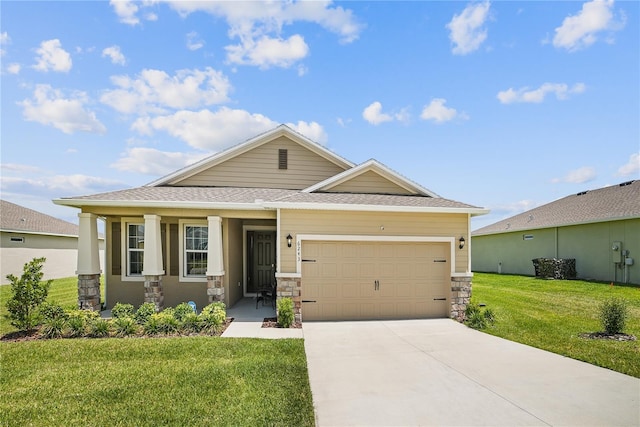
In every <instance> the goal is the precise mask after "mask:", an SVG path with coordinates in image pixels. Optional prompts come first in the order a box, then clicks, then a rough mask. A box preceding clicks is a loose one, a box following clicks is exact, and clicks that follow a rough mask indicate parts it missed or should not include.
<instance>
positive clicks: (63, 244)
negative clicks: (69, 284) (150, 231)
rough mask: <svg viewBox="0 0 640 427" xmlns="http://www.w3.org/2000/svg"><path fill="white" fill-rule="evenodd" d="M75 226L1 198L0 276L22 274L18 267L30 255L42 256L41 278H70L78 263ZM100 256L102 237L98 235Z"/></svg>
mask: <svg viewBox="0 0 640 427" xmlns="http://www.w3.org/2000/svg"><path fill="white" fill-rule="evenodd" d="M78 234H79V228H78V226H77V225H75V224H72V223H70V222H67V221H63V220H61V219H58V218H54V217H52V216H49V215H45V214H43V213H40V212H37V211H34V210H32V209H28V208H25V207H22V206H19V205H16V204H14V203H10V202H7V201H5V200H1V201H0V260H1V261H0V276H1V282H0V283H2V284H7V283H10V282H9V280H8V279H7V275H8V274H14V275H16V276H18V277H20V275H22V267H23V266H24V264H25V263H27V262H29V261H31V260H32V259H33V258H40V257H45V258H47V261H46V262H45V264H44V268H43V270H42V271H43V273H44V279H46V280H48V279H57V278H61V277H70V276H74V275H75V274H76V270H77V263H78ZM100 249H101V253H102V255H101V256H100V259H101V260H102V259H104V238H103V237H101V238H100Z"/></svg>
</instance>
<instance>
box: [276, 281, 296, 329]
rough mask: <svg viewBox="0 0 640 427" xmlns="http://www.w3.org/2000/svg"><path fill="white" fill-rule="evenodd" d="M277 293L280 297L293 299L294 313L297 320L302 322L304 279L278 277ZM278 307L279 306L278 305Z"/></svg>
mask: <svg viewBox="0 0 640 427" xmlns="http://www.w3.org/2000/svg"><path fill="white" fill-rule="evenodd" d="M276 280H277V281H278V286H277V288H276V294H277V296H278V300H279V299H280V298H291V299H292V300H293V315H294V321H295V322H302V279H301V278H300V277H278V278H277V279H276ZM276 307H277V306H276Z"/></svg>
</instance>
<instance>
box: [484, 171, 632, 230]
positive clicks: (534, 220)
mask: <svg viewBox="0 0 640 427" xmlns="http://www.w3.org/2000/svg"><path fill="white" fill-rule="evenodd" d="M629 218H640V180H635V181H628V182H625V183H622V184H618V185H612V186H610V187H604V188H599V189H597V190H590V191H583V192H580V193H577V194H573V195H571V196H567V197H564V198H562V199H559V200H556V201H553V202H551V203H547V204H546V205H543V206H539V207H537V208H534V209H531V210H529V211H527V212H523V213H521V214H518V215H515V216H512V217H510V218H507V219H503V220H502V221H498V222H496V223H494V224H491V225H488V226H486V227H482V228H480V229H478V230H476V231H474V232H473V233H472V234H473V235H474V236H479V235H486V234H497V233H508V232H511V231H519V230H531V229H538V228H549V227H560V226H566V225H575V224H584V223H591V222H604V221H613V220H620V219H629Z"/></svg>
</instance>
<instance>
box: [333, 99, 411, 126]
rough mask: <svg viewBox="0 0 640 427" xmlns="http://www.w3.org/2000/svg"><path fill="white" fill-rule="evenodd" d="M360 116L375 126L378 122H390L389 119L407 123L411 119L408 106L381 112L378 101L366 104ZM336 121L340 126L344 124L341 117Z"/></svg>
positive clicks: (380, 105)
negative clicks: (395, 110) (393, 110)
mask: <svg viewBox="0 0 640 427" xmlns="http://www.w3.org/2000/svg"><path fill="white" fill-rule="evenodd" d="M362 117H363V118H364V119H365V120H366V121H367V122H369V123H371V124H372V125H375V126H377V125H379V124H380V123H384V122H391V121H398V122H402V123H408V122H409V120H410V119H411V115H410V114H409V108H408V107H404V108H402V109H400V111H398V112H394V113H383V112H382V104H381V103H380V102H379V101H375V102H372V103H371V104H370V105H369V106H367V107H366V108H365V109H364V110H363V111H362ZM349 121H351V120H349ZM338 123H339V124H340V125H341V126H344V122H341V119H338Z"/></svg>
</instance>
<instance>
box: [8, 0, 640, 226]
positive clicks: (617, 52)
mask: <svg viewBox="0 0 640 427" xmlns="http://www.w3.org/2000/svg"><path fill="white" fill-rule="evenodd" d="M639 4H640V3H638V2H636V1H633V2H631V1H629V2H614V1H612V0H609V1H590V2H579V1H568V2H490V1H481V2H417V1H416V2H321V1H313V2H221V3H216V2H205V1H197V2H179V1H144V2H129V1H112V2H106V1H84V2H80V1H65V2H56V1H50V2H30V1H2V2H1V3H0V14H1V28H0V34H1V39H0V43H1V45H0V47H1V49H2V52H1V67H0V69H1V79H2V80H1V83H2V86H1V103H2V104H1V107H2V108H1V131H0V132H1V137H2V140H1V160H0V161H1V164H2V170H1V173H2V198H3V199H5V200H8V201H11V202H13V203H17V204H20V205H23V206H26V207H29V208H32V209H36V210H39V211H41V212H44V213H47V214H50V215H53V216H56V217H59V218H62V219H66V220H69V221H71V222H76V223H77V213H76V211H74V210H73V209H70V208H67V207H60V206H56V205H54V204H53V203H52V202H51V200H52V199H56V198H59V197H66V196H73V195H87V194H93V193H99V192H104V191H111V190H116V189H123V188H129V187H136V186H140V185H144V184H146V183H149V182H151V181H154V180H155V179H157V178H159V177H161V176H163V175H165V174H167V173H170V172H172V171H174V170H177V169H179V168H181V167H183V166H185V165H187V164H190V163H192V162H194V161H197V160H199V159H201V158H203V157H205V156H207V155H210V154H212V153H215V152H218V151H220V150H223V149H225V148H227V147H229V146H232V145H235V144H237V143H239V142H242V141H244V140H246V139H247V138H250V137H252V136H255V135H257V134H259V133H261V132H264V131H266V130H269V129H271V128H273V127H275V126H277V125H278V124H280V123H286V124H288V125H290V126H291V127H293V128H294V129H296V130H298V131H299V132H301V133H303V134H305V135H306V136H308V137H309V138H311V139H313V140H315V141H317V142H320V143H322V144H324V145H325V146H326V147H328V148H329V149H331V150H333V151H334V152H336V153H337V154H339V155H341V156H343V157H345V158H347V159H349V160H351V161H353V162H355V163H361V162H364V161H366V160H368V159H370V158H375V159H377V160H379V161H381V162H382V163H384V164H386V165H387V166H389V167H391V168H392V169H394V170H396V171H397V172H399V173H400V174H402V175H404V176H406V177H407V178H409V179H411V180H413V181H415V182H417V183H419V184H421V185H423V186H424V187H426V188H428V189H430V190H432V191H434V192H436V193H438V194H440V195H441V196H442V197H446V198H449V199H454V200H458V201H461V202H465V203H469V204H473V205H476V206H482V207H486V208H489V209H491V213H490V214H489V215H484V216H481V217H477V218H474V219H473V221H472V228H474V229H475V228H478V227H480V226H483V225H488V224H490V223H493V222H495V221H498V220H500V219H503V218H505V217H508V216H511V215H514V214H516V213H519V212H522V211H524V210H528V209H531V208H533V207H535V206H538V205H541V204H545V203H548V202H550V201H553V200H555V199H558V198H561V197H564V196H566V195H569V194H572V193H576V192H579V191H583V190H587V189H593V188H599V187H603V186H607V185H613V184H617V183H620V182H623V181H628V180H631V179H638V178H640V124H639V117H640V57H639V55H640V46H639V43H640V28H639V21H640V18H639V13H640V11H639Z"/></svg>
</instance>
